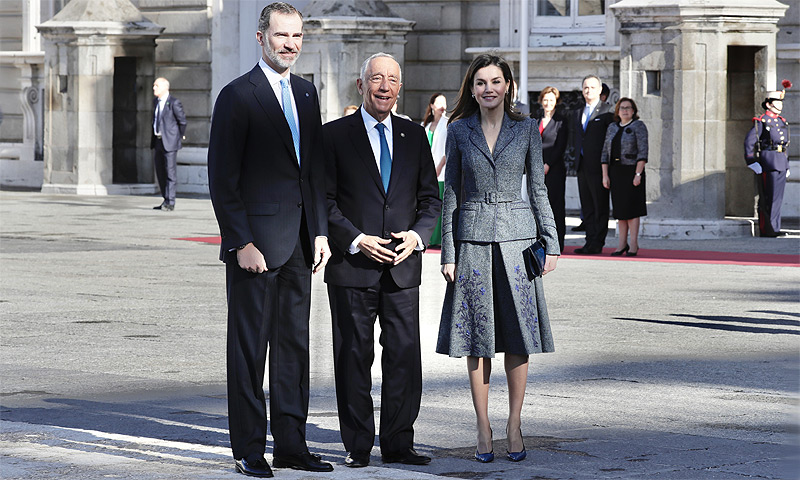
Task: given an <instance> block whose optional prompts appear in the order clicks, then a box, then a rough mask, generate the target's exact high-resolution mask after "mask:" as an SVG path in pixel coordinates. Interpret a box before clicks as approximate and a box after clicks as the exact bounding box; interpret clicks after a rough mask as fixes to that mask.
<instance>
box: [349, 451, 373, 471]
mask: <svg viewBox="0 0 800 480" xmlns="http://www.w3.org/2000/svg"><path fill="white" fill-rule="evenodd" d="M344 464H345V465H346V466H348V467H351V468H361V467H366V466H367V465H369V452H350V453H348V454H347V458H345V459H344Z"/></svg>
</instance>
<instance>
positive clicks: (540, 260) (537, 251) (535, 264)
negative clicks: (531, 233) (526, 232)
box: [522, 238, 546, 280]
mask: <svg viewBox="0 0 800 480" xmlns="http://www.w3.org/2000/svg"><path fill="white" fill-rule="evenodd" d="M545 256H546V254H545V249H544V240H542V239H541V238H537V239H536V241H535V242H533V245H531V246H530V247H528V248H526V249H525V250H523V251H522V258H523V259H524V260H525V270H527V271H528V280H533V279H534V278H536V277H541V276H542V272H543V271H544V260H545Z"/></svg>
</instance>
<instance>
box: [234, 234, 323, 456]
mask: <svg viewBox="0 0 800 480" xmlns="http://www.w3.org/2000/svg"><path fill="white" fill-rule="evenodd" d="M304 236H305V237H306V238H308V237H307V236H306V235H304V234H302V233H301V235H300V239H299V240H297V242H296V246H295V249H294V253H293V254H292V256H291V258H289V260H288V261H287V262H286V263H285V264H284V265H282V266H280V267H278V268H275V269H272V270H269V271H267V272H265V273H262V274H253V273H249V272H247V271H246V270H242V269H241V268H239V265H238V263H237V262H236V259H235V258H233V259H231V260H229V261H228V262H227V263H226V267H227V287H228V422H229V428H230V436H231V447H232V449H233V456H234V458H237V459H240V458H247V457H248V456H250V457H252V456H254V455H259V456H260V455H263V454H264V451H265V449H266V437H267V412H266V404H265V399H264V388H263V385H264V366H265V361H266V355H267V345H269V398H270V402H269V403H270V415H271V417H272V428H271V431H272V436H273V438H274V449H273V453H274V454H275V455H291V454H295V453H301V452H305V451H307V447H306V440H305V432H306V418H307V416H308V366H309V363H308V317H309V312H310V308H311V270H310V268H309V257H308V246H306V245H304V244H307V243H308V240H305V241H303V240H302V238H303V237H304ZM234 255H235V253H234Z"/></svg>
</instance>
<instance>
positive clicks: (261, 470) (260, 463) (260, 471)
mask: <svg viewBox="0 0 800 480" xmlns="http://www.w3.org/2000/svg"><path fill="white" fill-rule="evenodd" d="M236 472H237V473H241V474H243V475H247V476H248V477H260V478H272V477H273V476H274V475H272V469H270V468H269V463H267V461H266V460H265V459H264V457H261V458H260V459H258V460H255V461H253V462H248V461H247V460H246V459H244V458H243V459H241V460H236Z"/></svg>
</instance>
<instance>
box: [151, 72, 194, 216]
mask: <svg viewBox="0 0 800 480" xmlns="http://www.w3.org/2000/svg"><path fill="white" fill-rule="evenodd" d="M153 94H154V95H155V97H156V98H154V99H153V135H152V136H151V137H150V148H151V149H153V163H154V164H155V167H156V178H157V179H158V187H159V188H160V189H161V196H162V197H164V201H163V202H161V205H159V206H157V207H153V210H166V211H172V210H174V209H175V184H176V179H177V175H178V174H177V172H178V150H180V149H181V147H182V146H183V145H182V144H181V140H182V139H183V138H184V136H183V135H184V134H185V133H186V115H184V113H183V104H181V101H180V100H178V99H177V98H175V97H173V96H172V95H170V94H169V81H168V80H167V79H166V78H163V77H159V78H156V81H155V82H153Z"/></svg>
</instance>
